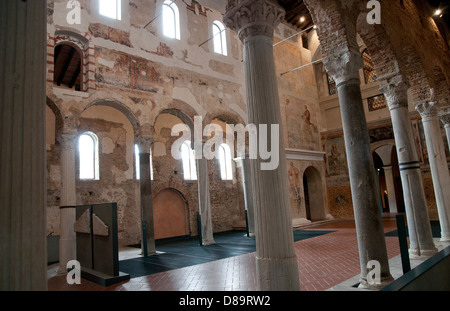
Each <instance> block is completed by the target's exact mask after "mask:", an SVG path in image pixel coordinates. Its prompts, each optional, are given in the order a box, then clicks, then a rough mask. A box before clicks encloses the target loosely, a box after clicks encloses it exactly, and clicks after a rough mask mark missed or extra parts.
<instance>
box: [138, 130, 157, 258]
mask: <svg viewBox="0 0 450 311" xmlns="http://www.w3.org/2000/svg"><path fill="white" fill-rule="evenodd" d="M152 142H153V139H152V138H149V137H139V138H137V139H136V143H137V145H138V147H139V175H140V180H139V184H140V201H141V226H142V227H141V229H142V239H141V244H142V254H143V255H144V256H148V255H155V254H156V245H155V226H154V220H153V196H152V180H151V162H150V157H151V153H150V150H151V149H150V148H151V145H152ZM144 228H145V232H144Z"/></svg>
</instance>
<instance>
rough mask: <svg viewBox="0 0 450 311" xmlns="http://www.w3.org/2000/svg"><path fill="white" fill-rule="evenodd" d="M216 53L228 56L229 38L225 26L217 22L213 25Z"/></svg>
mask: <svg viewBox="0 0 450 311" xmlns="http://www.w3.org/2000/svg"><path fill="white" fill-rule="evenodd" d="M212 30H213V42H214V52H216V53H218V54H222V55H225V56H227V37H226V33H225V27H224V25H223V24H222V23H221V22H219V21H215V22H214V23H213V25H212Z"/></svg>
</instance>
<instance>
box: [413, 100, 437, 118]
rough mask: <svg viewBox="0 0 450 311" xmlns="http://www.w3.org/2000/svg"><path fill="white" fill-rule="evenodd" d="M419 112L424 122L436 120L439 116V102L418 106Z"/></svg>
mask: <svg viewBox="0 0 450 311" xmlns="http://www.w3.org/2000/svg"><path fill="white" fill-rule="evenodd" d="M416 110H417V112H419V113H420V116H421V117H422V120H424V121H426V120H427V119H431V118H436V117H437V116H438V104H437V102H424V103H422V104H418V105H416Z"/></svg>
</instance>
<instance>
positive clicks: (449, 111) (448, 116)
mask: <svg viewBox="0 0 450 311" xmlns="http://www.w3.org/2000/svg"><path fill="white" fill-rule="evenodd" d="M439 118H440V119H441V122H442V124H443V125H444V126H445V127H450V107H447V108H444V109H442V110H441V111H440V113H439Z"/></svg>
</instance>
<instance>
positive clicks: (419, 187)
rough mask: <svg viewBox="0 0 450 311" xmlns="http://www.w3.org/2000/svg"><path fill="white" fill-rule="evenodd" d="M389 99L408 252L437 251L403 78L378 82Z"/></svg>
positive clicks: (425, 254) (418, 254)
mask: <svg viewBox="0 0 450 311" xmlns="http://www.w3.org/2000/svg"><path fill="white" fill-rule="evenodd" d="M380 83H381V85H382V88H381V89H382V91H383V93H384V95H385V96H386V100H387V102H388V106H389V110H390V114H391V120H392V127H393V129H394V137H395V146H396V148H397V158H398V163H399V170H400V177H401V180H402V189H403V198H404V202H405V212H406V220H407V223H408V233H409V253H410V255H411V256H413V257H415V256H431V255H432V254H434V253H436V252H437V248H436V247H435V245H434V242H433V235H432V232H431V225H430V219H429V216H428V210H427V205H426V199H425V193H424V190H423V183H422V175H421V172H420V165H419V157H418V155H417V149H416V145H415V143H414V134H413V131H412V125H411V120H410V118H409V114H408V95H407V92H408V88H409V86H408V85H407V84H406V83H404V82H388V81H386V80H384V81H381V82H380Z"/></svg>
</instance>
